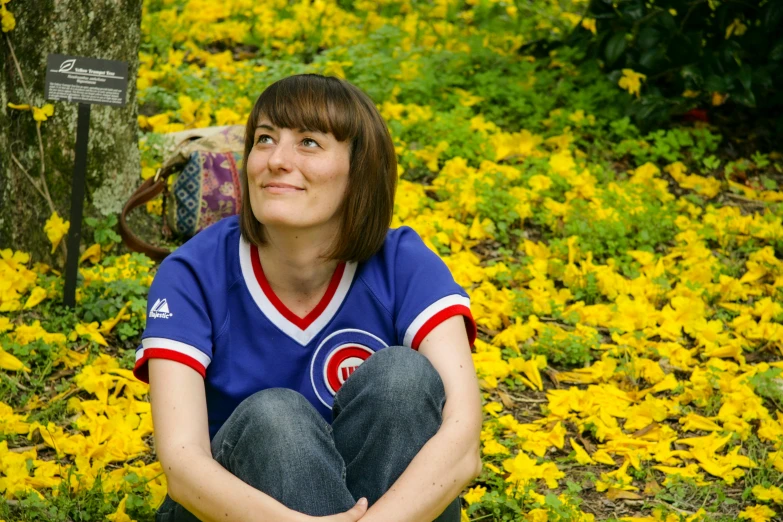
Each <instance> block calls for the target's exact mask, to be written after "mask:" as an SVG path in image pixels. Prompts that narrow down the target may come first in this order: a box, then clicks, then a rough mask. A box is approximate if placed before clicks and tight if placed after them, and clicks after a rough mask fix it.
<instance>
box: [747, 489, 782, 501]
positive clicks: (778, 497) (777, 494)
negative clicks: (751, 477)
mask: <svg viewBox="0 0 783 522" xmlns="http://www.w3.org/2000/svg"><path fill="white" fill-rule="evenodd" d="M751 492H752V493H753V496H754V497H756V498H757V499H759V500H761V501H762V502H770V501H772V502H774V503H775V504H783V491H781V489H780V488H779V487H777V486H772V487H769V488H765V487H764V486H762V485H757V486H753V489H752V490H751Z"/></svg>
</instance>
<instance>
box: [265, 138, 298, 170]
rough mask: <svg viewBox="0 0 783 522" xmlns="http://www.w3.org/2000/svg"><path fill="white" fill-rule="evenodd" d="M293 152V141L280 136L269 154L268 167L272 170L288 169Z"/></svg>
mask: <svg viewBox="0 0 783 522" xmlns="http://www.w3.org/2000/svg"><path fill="white" fill-rule="evenodd" d="M293 153H294V143H293V141H291V140H286V139H283V138H281V139H280V141H279V142H278V144H277V145H276V146H275V148H274V149H273V150H272V153H271V154H270V155H269V168H270V169H273V170H279V169H283V170H288V169H290V167H291V162H292V157H293Z"/></svg>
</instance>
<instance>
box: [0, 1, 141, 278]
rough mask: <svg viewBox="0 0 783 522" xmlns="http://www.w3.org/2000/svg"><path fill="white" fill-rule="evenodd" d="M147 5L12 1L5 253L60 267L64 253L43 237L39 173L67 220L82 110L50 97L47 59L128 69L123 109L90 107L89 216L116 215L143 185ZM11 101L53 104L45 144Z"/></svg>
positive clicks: (0, 95)
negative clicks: (139, 99)
mask: <svg viewBox="0 0 783 522" xmlns="http://www.w3.org/2000/svg"><path fill="white" fill-rule="evenodd" d="M141 5H142V0H92V1H90V2H85V1H83V0H35V1H34V2H29V1H28V2H24V1H21V0H12V1H11V2H10V3H9V4H7V8H8V10H9V11H10V12H11V13H13V14H14V16H15V18H16V28H15V29H13V30H11V31H10V32H8V33H0V38H1V39H0V250H1V249H5V248H12V249H14V250H23V251H26V252H30V253H31V254H32V255H33V259H35V260H36V261H44V262H48V263H50V264H52V265H54V266H55V267H57V268H63V266H64V257H62V255H61V254H60V253H56V254H55V256H52V255H50V251H51V244H50V243H49V241H48V239H47V237H46V235H45V234H44V232H43V227H44V223H45V222H46V220H47V219H48V218H49V216H50V215H51V213H52V211H51V208H50V204H49V202H48V201H47V198H45V197H44V196H42V195H41V192H42V190H40V189H42V186H41V184H40V182H39V180H40V177H41V172H42V170H43V172H44V175H45V179H46V185H47V186H48V192H49V194H50V195H51V198H50V199H51V203H52V205H53V206H54V209H55V210H57V212H58V213H59V215H60V216H61V217H62V218H63V219H65V220H68V219H69V216H70V204H71V203H70V199H71V179H72V177H73V168H74V157H75V155H74V148H75V144H76V115H77V109H78V104H76V103H68V102H65V101H58V102H47V101H46V100H45V99H44V79H45V76H46V73H45V70H46V57H47V55H49V54H66V55H73V56H84V57H92V58H102V59H110V60H121V61H125V62H127V63H128V73H129V78H128V93H127V104H126V105H125V106H124V107H112V106H107V105H93V106H92V111H91V112H92V114H91V117H90V137H89V145H88V153H87V154H88V159H87V179H86V183H87V191H86V192H87V196H86V201H85V216H94V217H101V216H106V215H109V214H113V213H115V214H116V213H119V211H120V209H121V208H122V205H123V203H124V202H125V200H126V199H127V198H128V196H129V195H130V194H131V192H132V191H133V189H134V187H135V186H136V185H137V184H138V183H139V181H140V178H139V173H140V170H141V168H140V160H139V150H138V135H137V134H138V123H137V114H138V110H137V103H136V71H137V68H138V52H139V39H140V33H141ZM12 48H13V54H12V52H11V50H12ZM14 55H15V56H16V59H14V57H13V56H14ZM17 64H18V65H17ZM19 69H21V73H22V76H21V77H20V75H19ZM9 102H10V103H16V104H27V103H29V104H31V105H34V106H37V107H41V106H43V105H44V104H45V103H52V104H53V105H54V115H53V116H51V117H49V119H48V120H47V121H45V122H43V123H41V125H40V135H41V140H40V141H41V143H40V144H39V138H38V133H37V131H36V123H37V122H36V121H34V120H33V117H32V113H31V112H30V111H20V110H14V109H11V108H9V107H8V103H9ZM41 146H42V148H43V154H42V153H41ZM25 172H26V173H25ZM33 180H34V181H33ZM34 182H35V183H37V184H38V188H39V190H37V189H36V187H35V186H34V185H33V183H34ZM84 231H85V229H84V228H83V234H82V237H83V238H84V239H83V243H88V241H89V240H90V239H91V237H89V236H85V235H84ZM63 242H65V240H63Z"/></svg>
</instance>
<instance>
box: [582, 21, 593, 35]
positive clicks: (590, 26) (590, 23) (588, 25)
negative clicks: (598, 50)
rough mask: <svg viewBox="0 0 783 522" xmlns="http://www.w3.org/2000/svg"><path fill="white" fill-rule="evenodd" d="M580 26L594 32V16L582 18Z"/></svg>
mask: <svg viewBox="0 0 783 522" xmlns="http://www.w3.org/2000/svg"><path fill="white" fill-rule="evenodd" d="M582 27H584V28H585V29H587V30H588V31H590V32H591V33H593V34H596V29H595V18H585V19H584V20H582Z"/></svg>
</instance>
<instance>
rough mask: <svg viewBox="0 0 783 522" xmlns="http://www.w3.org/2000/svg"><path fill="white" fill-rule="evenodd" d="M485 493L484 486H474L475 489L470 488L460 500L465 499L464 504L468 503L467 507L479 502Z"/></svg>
mask: <svg viewBox="0 0 783 522" xmlns="http://www.w3.org/2000/svg"><path fill="white" fill-rule="evenodd" d="M486 492H487V488H485V487H484V486H476V487H475V488H470V489H469V490H468V492H467V493H465V495H463V497H462V498H464V499H465V502H467V503H468V505H471V504H474V503H476V502H481V499H482V497H484V494H485V493H486Z"/></svg>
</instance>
